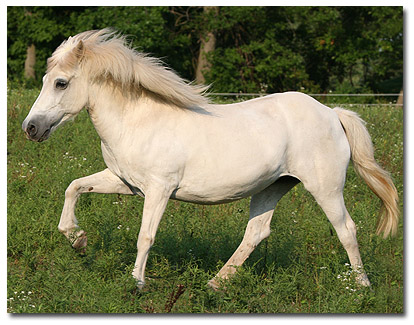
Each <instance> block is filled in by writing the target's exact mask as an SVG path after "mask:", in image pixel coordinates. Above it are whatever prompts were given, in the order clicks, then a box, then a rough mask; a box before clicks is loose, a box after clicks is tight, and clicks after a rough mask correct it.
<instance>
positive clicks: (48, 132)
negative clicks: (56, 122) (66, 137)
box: [37, 129, 51, 142]
mask: <svg viewBox="0 0 414 325" xmlns="http://www.w3.org/2000/svg"><path fill="white" fill-rule="evenodd" d="M50 130H51V129H47V130H46V131H45V132H44V133H43V134H42V136H41V137H40V138H39V139H38V140H37V142H42V141H45V140H47V139H48V138H49V135H50Z"/></svg>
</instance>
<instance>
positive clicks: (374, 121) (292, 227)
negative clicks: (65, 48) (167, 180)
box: [7, 89, 404, 313]
mask: <svg viewBox="0 0 414 325" xmlns="http://www.w3.org/2000/svg"><path fill="white" fill-rule="evenodd" d="M37 95H38V91H34V90H33V91H32V90H30V91H29V90H19V89H17V90H9V91H8V110H7V114H8V115H7V116H8V118H7V127H8V129H7V133H8V137H7V162H8V168H7V191H8V197H7V213H8V216H7V217H8V221H7V227H8V228H7V258H8V261H7V263H8V264H7V267H8V287H7V298H8V299H7V311H8V312H11V313H167V312H172V313H402V312H403V311H404V309H403V222H402V220H401V222H400V229H399V233H398V235H397V236H396V237H394V238H389V239H386V240H384V239H382V238H380V237H378V236H376V235H375V226H376V219H377V214H378V212H379V207H380V204H379V200H378V199H377V198H376V197H375V196H374V195H373V193H372V192H371V191H370V190H369V189H368V187H367V186H366V185H365V183H363V181H362V180H361V179H360V178H359V177H357V176H356V175H355V173H354V170H353V168H352V166H351V167H350V168H349V171H348V180H347V184H346V188H345V200H346V204H347V207H348V210H349V212H350V213H351V215H352V217H353V219H354V221H355V223H356V225H357V227H358V240H359V244H360V250H361V255H362V259H363V261H364V263H365V268H366V271H367V273H368V276H369V277H370V280H371V282H372V290H370V289H367V288H360V287H358V286H356V285H355V284H354V282H353V281H352V279H351V278H352V277H351V276H350V275H349V270H350V268H349V265H348V264H347V263H348V259H347V256H346V253H345V250H344V249H343V248H342V246H341V244H340V243H339V240H338V238H337V236H336V235H335V234H334V230H333V228H332V226H331V225H330V224H329V222H328V221H327V219H326V217H325V215H324V214H323V212H322V211H321V209H320V208H319V206H318V205H317V204H316V203H315V201H314V200H313V198H312V197H311V195H310V194H309V193H308V192H306V191H305V190H304V188H303V186H302V185H298V186H297V187H295V188H294V190H292V191H291V192H290V193H289V194H287V195H286V196H285V197H284V198H283V199H282V200H281V202H280V203H279V205H278V207H277V210H276V212H275V215H274V217H273V220H272V225H271V227H272V233H271V235H270V237H269V238H267V239H266V240H264V241H263V242H262V243H261V244H260V245H259V246H258V247H257V248H256V250H255V251H254V252H253V254H252V255H251V256H250V258H249V259H248V260H247V261H246V263H245V264H244V265H243V267H241V268H240V269H239V272H238V273H237V275H235V276H234V277H233V278H232V279H231V280H230V281H228V283H226V285H227V288H226V290H224V291H218V292H215V291H213V290H211V289H209V288H208V287H207V286H206V283H207V281H208V280H209V279H210V278H211V277H213V276H214V275H215V274H216V272H217V271H218V270H219V269H220V267H221V266H222V265H223V264H224V263H225V262H226V260H227V259H228V258H229V257H230V255H231V254H232V253H233V251H234V250H235V249H236V247H237V246H238V244H239V243H240V241H241V239H242V236H243V233H244V229H245V226H246V224H247V220H248V214H249V210H248V206H249V200H247V199H246V200H241V201H238V202H234V203H231V204H226V205H218V206H197V205H192V204H187V203H181V202H174V201H171V202H169V204H168V207H167V210H166V212H165V214H164V218H163V220H162V221H161V225H160V228H159V231H158V233H157V237H156V241H155V244H154V246H153V248H152V249H151V252H150V255H149V259H148V263H147V269H146V274H147V276H148V280H147V285H146V287H145V288H144V290H142V291H138V290H137V289H136V288H135V282H134V280H133V279H132V277H131V275H130V274H131V271H132V268H133V264H134V261H135V257H136V240H137V235H138V231H139V225H140V220H141V216H142V206H143V200H142V199H141V198H138V197H130V196H121V195H100V194H93V193H92V194H85V195H82V196H81V198H80V200H79V203H78V205H77V210H76V213H77V217H78V219H79V223H80V226H81V227H82V229H84V230H85V231H87V233H88V240H89V246H88V248H87V251H86V254H85V255H79V254H78V253H77V252H76V251H74V250H73V249H72V248H71V247H70V244H69V242H68V241H67V240H66V239H65V238H64V236H63V235H61V234H60V233H59V231H58V229H57V224H58V222H59V218H60V213H61V209H62V207H63V201H64V191H65V189H66V187H67V186H68V185H69V184H70V182H71V181H72V180H74V179H75V178H79V177H82V176H85V175H89V174H92V173H94V172H97V171H100V170H102V169H104V168H105V166H104V163H103V159H102V156H101V153H100V141H99V138H98V136H97V134H96V133H95V130H94V129H93V126H92V124H91V122H90V121H89V119H88V116H87V114H86V112H82V113H81V114H80V115H79V116H78V117H77V119H76V120H75V122H74V123H69V124H68V125H66V126H65V127H63V128H62V129H60V130H58V131H57V132H56V133H55V134H54V135H53V136H52V137H51V138H50V139H49V140H48V141H46V142H43V143H40V144H37V143H33V142H30V141H28V140H26V139H25V136H24V134H23V132H22V130H21V123H22V121H23V119H24V117H25V116H26V115H27V113H28V110H29V109H30V107H31V105H32V103H33V102H34V100H35V99H36V97H37ZM351 109H353V110H355V111H357V112H358V113H360V115H361V116H362V117H363V118H364V119H365V120H366V121H367V122H368V124H367V126H368V128H369V131H370V133H371V135H372V138H373V142H374V145H375V146H376V153H375V154H376V158H377V160H378V161H379V163H380V164H381V165H382V166H384V167H385V168H386V169H387V170H389V171H390V172H391V173H392V175H393V177H394V179H395V184H396V187H397V189H398V192H399V195H400V199H401V202H402V197H403V112H402V109H401V108H393V107H381V106H375V107H372V106H371V107H364V106H358V107H352V108H351ZM401 211H402V203H401Z"/></svg>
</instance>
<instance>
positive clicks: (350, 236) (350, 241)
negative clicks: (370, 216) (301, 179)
mask: <svg viewBox="0 0 414 325" xmlns="http://www.w3.org/2000/svg"><path fill="white" fill-rule="evenodd" d="M305 187H306V185H305ZM319 188H324V186H320V187H319ZM325 189H326V187H325ZM311 193H312V195H313V196H314V197H315V199H316V201H317V202H318V203H319V205H320V206H321V208H322V209H323V211H324V212H325V214H326V216H327V217H328V219H329V221H330V222H331V224H332V225H333V227H334V228H335V231H336V233H337V235H338V237H339V240H340V242H341V243H342V245H343V246H344V248H345V250H346V252H347V254H348V257H349V260H350V262H351V266H352V269H353V270H354V271H355V273H356V274H357V276H356V281H357V283H359V284H361V285H363V286H370V282H369V280H368V277H367V275H366V273H365V271H364V269H363V264H362V260H361V255H360V253H359V248H358V242H357V238H356V227H355V223H354V221H353V220H352V219H351V217H350V215H349V213H348V211H347V209H346V207H345V203H344V198H343V195H342V190H336V191H334V192H329V191H325V192H323V193H322V192H321V191H311Z"/></svg>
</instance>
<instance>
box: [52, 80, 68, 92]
mask: <svg viewBox="0 0 414 325" xmlns="http://www.w3.org/2000/svg"><path fill="white" fill-rule="evenodd" d="M55 86H56V88H57V89H61V90H63V89H66V88H67V86H68V82H67V81H66V80H63V79H57V80H56V84H55Z"/></svg>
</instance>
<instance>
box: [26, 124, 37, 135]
mask: <svg viewBox="0 0 414 325" xmlns="http://www.w3.org/2000/svg"><path fill="white" fill-rule="evenodd" d="M26 132H27V134H28V135H29V136H31V137H33V136H35V135H36V133H37V127H36V125H34V124H33V123H29V124H28V125H27V128H26Z"/></svg>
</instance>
